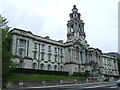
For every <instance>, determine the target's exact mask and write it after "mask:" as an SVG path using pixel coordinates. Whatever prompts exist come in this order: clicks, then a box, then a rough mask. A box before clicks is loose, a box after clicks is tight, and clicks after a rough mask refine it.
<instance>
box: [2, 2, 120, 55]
mask: <svg viewBox="0 0 120 90" xmlns="http://www.w3.org/2000/svg"><path fill="white" fill-rule="evenodd" d="M118 2H119V0H0V14H1V15H2V16H3V17H5V18H7V20H8V21H9V23H8V24H9V26H10V27H11V29H12V28H19V29H23V30H26V31H31V32H32V33H33V34H35V35H39V36H42V37H45V36H49V37H50V38H51V39H53V40H63V41H64V42H66V41H67V26H66V24H67V21H68V20H70V18H69V14H70V13H71V12H72V11H71V10H72V8H73V5H76V7H77V8H78V12H79V13H81V19H82V20H83V22H84V23H85V26H84V30H85V33H86V40H87V42H88V44H89V45H90V47H93V48H99V49H100V50H102V52H103V53H107V52H118Z"/></svg>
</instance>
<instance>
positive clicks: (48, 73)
mask: <svg viewBox="0 0 120 90" xmlns="http://www.w3.org/2000/svg"><path fill="white" fill-rule="evenodd" d="M10 72H11V73H26V74H47V75H62V76H68V72H64V71H48V70H37V69H36V70H35V69H25V68H16V69H15V70H12V71H10Z"/></svg>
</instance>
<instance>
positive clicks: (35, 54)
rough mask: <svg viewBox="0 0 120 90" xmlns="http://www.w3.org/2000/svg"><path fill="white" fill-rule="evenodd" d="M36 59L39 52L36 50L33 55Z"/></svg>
mask: <svg viewBox="0 0 120 90" xmlns="http://www.w3.org/2000/svg"><path fill="white" fill-rule="evenodd" d="M33 58H34V59H37V52H36V51H34V56H33Z"/></svg>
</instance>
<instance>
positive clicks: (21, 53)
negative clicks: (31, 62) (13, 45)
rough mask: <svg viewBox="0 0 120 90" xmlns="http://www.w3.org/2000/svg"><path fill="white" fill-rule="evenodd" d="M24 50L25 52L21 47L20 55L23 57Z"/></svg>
mask: <svg viewBox="0 0 120 90" xmlns="http://www.w3.org/2000/svg"><path fill="white" fill-rule="evenodd" d="M23 52H24V50H23V49H19V56H21V57H23Z"/></svg>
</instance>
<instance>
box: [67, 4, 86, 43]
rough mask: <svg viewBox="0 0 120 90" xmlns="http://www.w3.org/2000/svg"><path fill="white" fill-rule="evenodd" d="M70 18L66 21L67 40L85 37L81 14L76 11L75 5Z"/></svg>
mask: <svg viewBox="0 0 120 90" xmlns="http://www.w3.org/2000/svg"><path fill="white" fill-rule="evenodd" d="M69 16H70V20H69V21H68V23H67V42H70V41H74V40H76V39H77V40H78V39H79V40H83V39H85V33H84V22H83V20H81V18H80V16H81V14H80V13H78V9H77V8H76V5H73V9H72V13H70V15H69Z"/></svg>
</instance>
